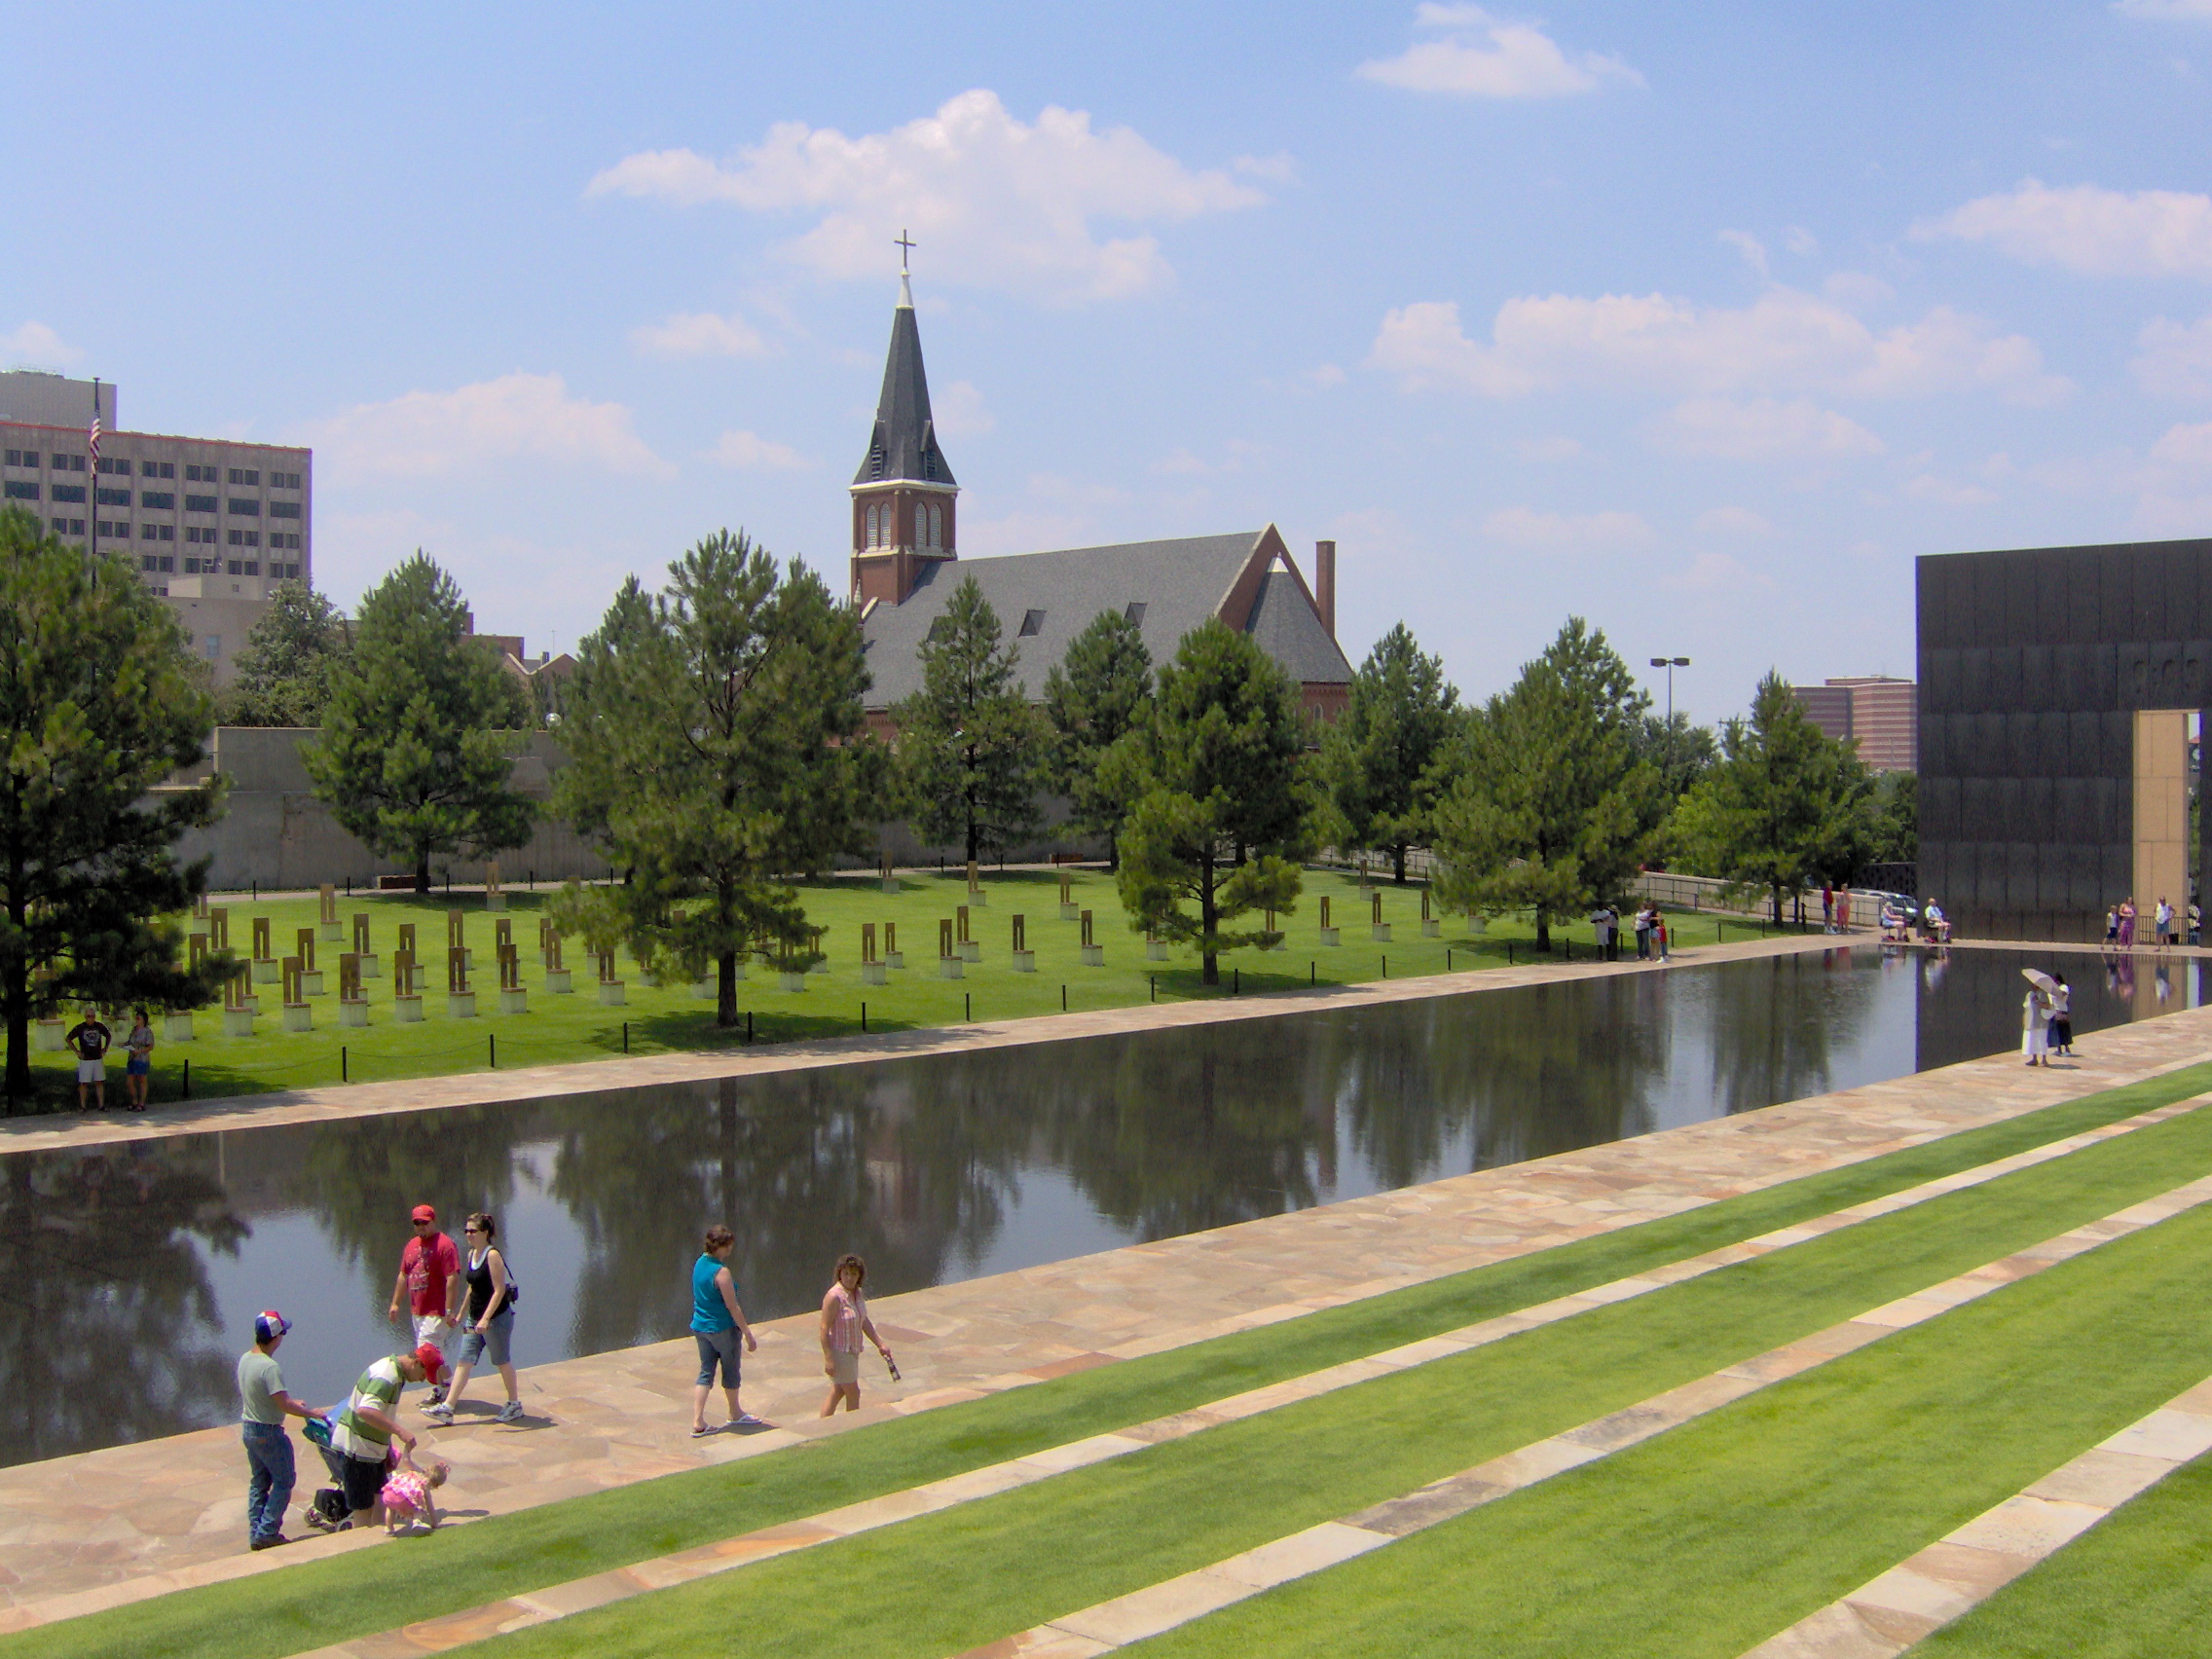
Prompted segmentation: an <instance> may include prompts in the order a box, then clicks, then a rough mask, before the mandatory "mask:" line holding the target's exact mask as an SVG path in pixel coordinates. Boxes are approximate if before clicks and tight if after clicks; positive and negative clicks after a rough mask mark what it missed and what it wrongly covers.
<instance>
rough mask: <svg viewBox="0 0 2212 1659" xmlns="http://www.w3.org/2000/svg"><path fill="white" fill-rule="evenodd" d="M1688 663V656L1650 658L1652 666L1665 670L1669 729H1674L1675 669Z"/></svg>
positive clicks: (1687, 665)
mask: <svg viewBox="0 0 2212 1659" xmlns="http://www.w3.org/2000/svg"><path fill="white" fill-rule="evenodd" d="M1689 665H1690V659H1689V658H1688V657H1653V658H1652V659H1651V666H1652V667H1653V668H1663V669H1665V670H1666V671H1667V729H1668V730H1669V731H1672V730H1674V729H1675V670H1676V669H1677V668H1687V667H1689Z"/></svg>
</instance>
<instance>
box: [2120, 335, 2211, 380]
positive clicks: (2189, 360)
mask: <svg viewBox="0 0 2212 1659" xmlns="http://www.w3.org/2000/svg"><path fill="white" fill-rule="evenodd" d="M2136 344H2137V345H2138V346H2140V347H2141V348H2142V352H2141V354H2140V355H2139V356H2137V357H2136V359H2135V361H2134V362H2133V363H2131V364H2130V365H2129V367H2131V368H2132V369H2133V370H2134V371H2135V382H2136V384H2137V385H2138V386H2140V387H2142V388H2143V389H2144V390H2145V391H2148V392H2151V393H2152V394H2154V395H2155V396H2158V397H2176V398H2183V399H2197V398H2207V397H2212V316H2207V317H2204V318H2202V319H2200V320H2199V321H2196V322H2169V321H2167V320H2166V318H2164V317H2162V316H2161V317H2155V318H2153V319H2152V320H2151V321H2150V322H2148V323H2145V324H2144V325H2143V332H2142V333H2141V334H2140V335H2138V336H2137V337H2136Z"/></svg>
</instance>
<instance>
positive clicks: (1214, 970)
mask: <svg viewBox="0 0 2212 1659" xmlns="http://www.w3.org/2000/svg"><path fill="white" fill-rule="evenodd" d="M1220 923H1221V906H1220V903H1219V901H1218V900H1217V899H1216V898H1215V896H1214V885H1213V854H1212V853H1210V852H1208V853H1204V854H1201V855H1200V856H1199V859H1198V929H1199V931H1200V933H1201V934H1202V935H1203V937H1204V938H1206V939H1208V940H1211V939H1212V938H1213V936H1214V930H1215V929H1216V928H1217V927H1218V926H1219V925H1220ZM1203 962H1204V966H1203V968H1202V969H1201V970H1200V972H1199V974H1198V978H1199V980H1200V981H1201V982H1202V983H1204V984H1208V985H1218V984H1220V983H1221V958H1220V957H1218V956H1216V955H1215V954H1214V953H1213V952H1212V951H1210V950H1208V951H1206V952H1204V953H1203Z"/></svg>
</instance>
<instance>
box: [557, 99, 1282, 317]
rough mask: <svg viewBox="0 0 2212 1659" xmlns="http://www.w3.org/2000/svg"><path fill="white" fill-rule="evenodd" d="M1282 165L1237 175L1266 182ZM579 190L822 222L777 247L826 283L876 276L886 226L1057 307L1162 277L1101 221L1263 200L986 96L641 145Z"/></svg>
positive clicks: (1234, 183) (1064, 115) (1168, 159)
mask: <svg viewBox="0 0 2212 1659" xmlns="http://www.w3.org/2000/svg"><path fill="white" fill-rule="evenodd" d="M1284 165H1285V164H1282V163H1280V162H1276V161H1267V162H1256V163H1252V164H1251V165H1250V166H1249V167H1248V168H1247V169H1245V170H1246V171H1247V172H1248V173H1256V174H1257V175H1258V176H1262V177H1271V176H1275V175H1278V174H1279V173H1280V171H1281V170H1282V167H1283V166H1284ZM586 194H587V195H591V196H608V195H620V196H640V197H651V198H655V199H658V200H661V201H665V202H671V203H678V204H680V205H686V206H688V205H694V204H698V203H732V204H734V205H736V206H739V207H743V208H747V209H749V210H751V211H754V212H772V211H794V212H803V213H811V214H815V215H818V217H817V220H816V223H815V225H814V228H813V229H811V230H809V231H808V232H806V233H805V234H804V235H803V236H801V237H799V238H798V239H797V240H794V241H792V242H789V243H787V244H785V247H784V249H783V251H784V253H785V254H786V255H787V256H788V257H789V258H791V259H793V261H795V262H796V263H798V264H800V265H802V266H805V267H807V268H809V269H811V270H813V271H816V272H818V273H820V274H821V275H823V276H831V277H853V276H883V275H884V274H885V273H886V272H887V271H888V270H889V269H890V266H889V261H890V258H891V255H892V252H893V249H892V247H891V243H890V240H889V238H890V231H891V229H892V228H893V227H898V226H904V227H907V228H908V229H909V230H911V232H912V233H913V235H914V238H915V240H916V241H917V242H918V243H919V244H920V249H921V251H920V258H921V259H923V260H924V261H925V262H926V263H925V267H924V269H925V270H926V271H927V272H928V274H929V276H930V277H931V278H932V279H937V280H943V281H947V282H959V283H966V284H968V285H971V286H976V287H983V288H1006V289H1013V290H1014V291H1015V292H1019V293H1025V294H1028V295H1031V296H1033V297H1036V298H1039V299H1044V300H1048V301H1053V302H1063V303H1064V302H1076V301H1083V300H1102V299H1120V298H1123V297H1124V296H1127V295H1130V294H1137V293H1142V292H1143V291H1145V290H1146V289H1149V288H1155V287H1158V286H1160V285H1161V283H1162V282H1164V281H1165V280H1166V279H1167V278H1168V276H1169V271H1168V266H1167V262H1166V260H1165V259H1164V258H1163V257H1162V256H1161V251H1160V243H1159V241H1158V240H1157V239H1156V238H1155V237H1154V236H1153V235H1152V234H1151V233H1150V232H1149V231H1142V230H1138V231H1133V232H1132V233H1131V234H1127V235H1122V236H1114V235H1111V234H1108V233H1104V232H1101V231H1100V230H1099V229H1098V225H1099V224H1100V223H1101V222H1104V223H1109V224H1116V225H1123V226H1143V225H1147V224H1151V223H1155V222H1160V221H1175V220H1183V219H1194V218H1198V217H1199V216H1201V215H1203V214H1207V213H1220V212H1228V211H1232V210H1234V209H1236V208H1240V207H1250V206H1254V205H1257V204H1258V203H1262V202H1264V201H1266V200H1267V198H1266V197H1265V196H1264V195H1263V194H1262V193H1261V192H1260V191H1259V190H1257V189H1255V188H1254V187H1253V186H1251V185H1249V184H1245V183H1240V182H1238V180H1237V179H1236V178H1235V177H1233V176H1231V173H1230V171H1229V170H1227V169H1223V168H1202V169H1194V168H1191V167H1187V166H1184V165H1183V164H1182V163H1181V162H1179V161H1177V160H1176V159H1175V158H1174V157H1172V156H1169V155H1167V154H1165V153H1164V152H1162V151H1161V150H1158V149H1155V148H1154V147H1153V146H1152V145H1151V144H1149V143H1147V142H1146V141H1145V140H1144V139H1143V138H1142V137H1140V136H1138V134H1137V133H1135V132H1134V131H1132V130H1130V129H1128V128H1126V127H1115V128H1108V129H1103V130H1094V129H1092V127H1091V124H1090V117H1089V116H1088V114H1086V113H1084V112H1083V111H1081V110H1066V109H1060V108H1058V107H1056V106H1051V105H1048V106H1047V107H1046V108H1045V110H1044V111H1043V112H1042V113H1041V114H1040V115H1039V116H1038V117H1037V120H1036V122H1035V123H1034V124H1026V123H1023V122H1021V121H1018V120H1016V119H1015V118H1014V116H1012V115H1010V114H1009V113H1008V112H1007V109H1006V106H1005V105H1004V104H1003V103H1001V102H1000V101H999V97H998V94H997V93H996V92H987V91H981V90H978V91H976V92H962V93H961V94H960V95H959V96H957V97H954V98H951V99H949V100H948V101H947V102H946V103H945V104H944V105H943V107H941V108H940V109H939V110H938V111H937V113H936V114H935V115H930V116H924V117H922V118H921V119H920V120H917V121H910V122H908V123H907V124H906V125H905V126H903V127H899V128H894V129H891V130H890V131H888V132H877V133H868V134H865V135H863V136H861V137H858V138H848V137H847V136H846V135H845V134H844V133H842V132H839V131H836V130H835V129H830V128H810V127H808V126H806V125H805V124H804V123H803V122H782V123H779V124H777V125H776V126H774V127H772V128H770V129H768V133H767V136H766V137H765V138H763V139H762V140H761V141H760V142H759V143H758V144H756V145H752V146H749V147H747V148H745V149H741V150H740V151H738V153H737V154H736V155H735V156H734V157H732V158H731V159H730V160H729V161H728V162H726V163H721V162H715V161H712V160H710V159H708V158H707V157H705V156H701V155H699V154H698V153H697V152H696V151H692V150H660V151H648V152H644V153H641V154H638V155H634V156H629V157H626V158H625V159H624V160H622V161H621V162H619V163H617V164H616V165H615V166H611V167H608V169H606V170H605V171H604V172H602V173H600V174H599V175H598V176H597V177H596V178H594V179H593V180H592V181H591V184H590V186H589V188H588V190H587V192H586Z"/></svg>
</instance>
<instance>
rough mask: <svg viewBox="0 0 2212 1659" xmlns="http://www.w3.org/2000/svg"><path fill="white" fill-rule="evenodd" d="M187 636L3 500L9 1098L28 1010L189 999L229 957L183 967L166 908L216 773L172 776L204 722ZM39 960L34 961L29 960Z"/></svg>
mask: <svg viewBox="0 0 2212 1659" xmlns="http://www.w3.org/2000/svg"><path fill="white" fill-rule="evenodd" d="M213 723H214V721H213V710H212V707H211V705H210V703H209V701H208V698H207V696H206V693H205V692H204V691H203V690H202V689H201V683H200V677H199V676H198V674H197V673H196V672H195V667H194V664H193V663H192V661H191V658H190V656H189V654H188V646H187V641H186V639H185V637H184V634H183V632H182V630H181V629H179V628H178V626H177V624H176V622H175V620H174V618H172V617H171V615H170V614H169V611H168V608H167V607H166V606H165V605H163V604H162V602H161V601H160V600H159V599H158V598H156V597H155V596H154V595H153V594H152V593H151V592H149V591H148V590H147V588H146V587H145V585H144V584H143V583H141V582H140V581H139V579H138V577H137V574H136V572H135V571H132V570H131V569H130V568H129V566H128V565H127V564H126V563H124V562H123V561H121V560H116V559H107V560H102V561H99V562H98V563H96V564H95V563H91V562H88V561H87V559H86V558H85V555H84V554H83V552H82V551H80V550H78V549H76V548H73V547H65V546H63V545H62V543H61V541H60V539H59V538H58V537H56V536H53V535H42V534H41V532H40V530H39V525H38V521H37V520H36V519H34V518H32V517H31V516H30V515H29V514H28V513H26V512H23V511H22V510H21V509H20V508H9V509H7V510H6V511H5V512H0V755H4V756H5V762H4V765H0V1008H4V1011H5V1014H6V1018H7V1026H8V1059H7V1084H6V1092H7V1099H8V1107H9V1110H10V1111H15V1110H18V1109H19V1108H20V1107H21V1106H22V1105H23V1104H24V1103H25V1102H27V1101H28V1099H29V1097H30V1090H31V1071H30V1022H31V1021H32V1020H33V1019H34V1018H42V1017H44V1016H46V1015H47V1014H52V1013H54V1012H55V1010H57V1009H59V1008H61V1007H62V1006H64V1005H66V1004H68V1003H71V1002H75V1001H90V1002H96V1003H99V1004H102V1005H103V1006H109V1007H113V1006H117V1005H122V1004H128V1003H131V1002H144V1003H149V1004H152V1005H154V1006H155V1007H163V1006H166V1007H171V1008H190V1007H192V1006H194V1005H195V1004H198V1003H202V1002H204V1001H206V1000H207V998H208V997H209V996H210V995H211V994H212V992H213V990H214V988H215V986H216V985H218V984H220V983H221V979H222V976H223V974H224V973H225V972H226V971H227V970H228V968H229V966H230V960H231V959H230V956H229V954H228V953H227V952H225V953H221V954H220V955H219V956H218V957H217V958H215V959H213V960H211V961H210V962H209V963H208V964H207V965H206V966H205V967H204V968H203V970H202V971H200V972H198V973H194V972H192V971H191V970H190V969H189V968H188V967H184V966H180V965H179V964H178V961H177V955H178V949H179V947H180V946H181V945H182V943H183V941H184V940H183V929H182V928H181V927H180V926H179V925H178V922H177V920H176V916H177V913H178V912H180V911H182V910H183V909H184V908H185V907H186V906H187V905H189V904H190V903H191V902H192V899H193V897H194V895H196V894H198V893H200V892H202V891H203V882H204V880H205V874H206V866H205V865H204V863H201V864H192V865H184V864H180V863H179V862H178V860H177V857H176V840H177V837H178V835H180V834H181V833H182V832H183V831H184V830H190V829H195V828H198V827H200V826H203V825H205V824H208V823H211V822H212V821H213V820H214V818H215V816H216V814H217V812H218V810H219V806H220V801H221V796H222V786H221V782H220V780H219V779H217V778H214V777H209V778H207V779H206V780H204V781H203V782H201V783H196V784H191V783H168V782H166V780H168V779H169V778H171V777H172V776H173V775H174V774H176V773H177V772H179V771H181V770H183V769H184V768H186V767H189V766H192V765H194V764H195V763H196V762H197V761H199V759H200V758H201V756H202V754H203V748H204V745H205V743H206V740H207V734H208V732H209V731H210V730H211V729H212V728H213ZM42 970H43V971H44V972H43V973H42Z"/></svg>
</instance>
